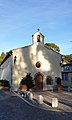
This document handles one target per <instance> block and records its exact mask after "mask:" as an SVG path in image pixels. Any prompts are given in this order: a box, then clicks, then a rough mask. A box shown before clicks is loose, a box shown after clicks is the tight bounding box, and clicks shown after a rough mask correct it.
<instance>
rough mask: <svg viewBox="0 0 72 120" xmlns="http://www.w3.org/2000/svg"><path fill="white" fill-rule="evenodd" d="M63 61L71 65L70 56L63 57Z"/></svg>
mask: <svg viewBox="0 0 72 120" xmlns="http://www.w3.org/2000/svg"><path fill="white" fill-rule="evenodd" d="M63 59H64V61H65V62H66V63H72V54H70V55H63Z"/></svg>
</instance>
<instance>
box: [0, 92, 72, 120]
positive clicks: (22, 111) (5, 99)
mask: <svg viewBox="0 0 72 120" xmlns="http://www.w3.org/2000/svg"><path fill="white" fill-rule="evenodd" d="M0 120H72V112H64V111H62V112H57V111H49V110H43V109H37V108H34V107H32V106H30V105H28V104H27V103H25V102H24V101H23V100H22V99H21V98H19V97H17V96H16V95H14V94H10V92H8V91H4V90H0Z"/></svg>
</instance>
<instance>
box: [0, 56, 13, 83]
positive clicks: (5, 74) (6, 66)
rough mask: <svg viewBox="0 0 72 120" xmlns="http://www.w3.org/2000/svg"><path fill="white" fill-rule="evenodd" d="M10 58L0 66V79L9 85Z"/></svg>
mask: <svg viewBox="0 0 72 120" xmlns="http://www.w3.org/2000/svg"><path fill="white" fill-rule="evenodd" d="M11 62H12V58H11V56H10V57H9V58H8V59H7V60H6V61H5V62H4V63H3V64H2V65H1V66H0V79H3V80H8V81H10V84H11Z"/></svg>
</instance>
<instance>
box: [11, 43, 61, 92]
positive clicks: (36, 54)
mask: <svg viewBox="0 0 72 120" xmlns="http://www.w3.org/2000/svg"><path fill="white" fill-rule="evenodd" d="M15 56H16V63H15V64H14V63H13V74H12V79H13V87H14V88H16V89H15V90H17V89H18V87H19V83H20V81H21V79H22V77H24V76H26V74H27V73H32V76H33V77H34V75H35V74H36V73H37V72H41V73H42V74H43V75H44V83H43V85H44V89H45V88H46V89H47V87H48V85H46V77H47V75H51V76H52V78H53V80H54V81H53V84H56V82H55V77H61V66H60V60H61V55H60V54H58V53H56V52H53V51H52V50H50V49H47V48H45V47H44V46H43V44H41V43H40V44H38V45H35V44H33V45H32V46H29V47H24V48H19V49H14V50H13V61H14V57H15ZM37 61H40V62H41V67H40V68H36V66H35V64H36V62H37ZM14 88H13V89H14Z"/></svg>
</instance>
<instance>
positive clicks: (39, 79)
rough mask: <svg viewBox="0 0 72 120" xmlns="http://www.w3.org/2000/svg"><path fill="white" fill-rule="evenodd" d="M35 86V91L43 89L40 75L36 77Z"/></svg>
mask: <svg viewBox="0 0 72 120" xmlns="http://www.w3.org/2000/svg"><path fill="white" fill-rule="evenodd" d="M35 85H36V89H37V90H42V89H43V76H42V75H41V74H39V75H36V77H35Z"/></svg>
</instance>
